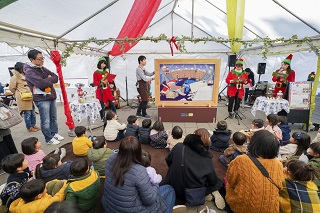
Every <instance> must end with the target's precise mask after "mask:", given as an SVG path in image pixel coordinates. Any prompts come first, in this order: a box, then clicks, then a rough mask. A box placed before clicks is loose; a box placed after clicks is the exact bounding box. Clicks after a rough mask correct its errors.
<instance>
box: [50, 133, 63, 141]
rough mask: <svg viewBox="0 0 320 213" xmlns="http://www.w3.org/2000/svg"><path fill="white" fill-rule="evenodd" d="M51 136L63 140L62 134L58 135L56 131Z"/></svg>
mask: <svg viewBox="0 0 320 213" xmlns="http://www.w3.org/2000/svg"><path fill="white" fill-rule="evenodd" d="M53 137H54V138H55V139H57V140H58V141H62V140H64V137H62V136H61V135H59V134H58V133H56V134H55V135H54V136H53Z"/></svg>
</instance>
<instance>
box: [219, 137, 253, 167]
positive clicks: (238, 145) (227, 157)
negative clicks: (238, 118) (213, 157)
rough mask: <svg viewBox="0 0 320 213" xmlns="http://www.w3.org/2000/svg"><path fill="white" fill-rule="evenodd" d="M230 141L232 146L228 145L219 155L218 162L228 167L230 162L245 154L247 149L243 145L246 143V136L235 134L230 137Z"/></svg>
mask: <svg viewBox="0 0 320 213" xmlns="http://www.w3.org/2000/svg"><path fill="white" fill-rule="evenodd" d="M232 140H233V142H234V144H230V146H229V147H228V148H227V149H226V150H224V152H223V155H220V157H219V160H220V162H221V163H222V164H223V165H225V166H229V164H230V162H231V161H232V160H234V159H235V158H236V157H237V156H238V155H242V154H246V153H247V147H246V146H245V145H244V143H245V142H246V135H245V134H243V133H242V132H235V133H234V134H233V136H232Z"/></svg>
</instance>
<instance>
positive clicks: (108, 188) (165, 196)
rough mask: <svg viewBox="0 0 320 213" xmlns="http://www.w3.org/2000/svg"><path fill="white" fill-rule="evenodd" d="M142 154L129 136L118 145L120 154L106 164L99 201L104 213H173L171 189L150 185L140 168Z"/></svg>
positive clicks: (137, 143) (133, 139)
mask: <svg viewBox="0 0 320 213" xmlns="http://www.w3.org/2000/svg"><path fill="white" fill-rule="evenodd" d="M141 152H142V151H141V145H140V143H139V141H138V139H137V138H136V137H133V136H128V137H126V138H124V139H123V140H122V141H121V143H120V146H119V152H118V153H117V154H114V155H112V156H111V157H110V158H109V159H108V160H107V162H106V164H105V173H106V179H105V182H104V193H103V196H102V199H101V202H102V205H103V208H104V211H105V212H139V213H142V212H145V213H149V212H168V213H169V212H172V209H173V205H174V203H175V198H176V196H175V192H174V189H173V188H172V187H171V186H169V185H163V186H160V187H159V184H156V183H154V184H152V183H151V181H150V178H149V176H148V173H147V170H146V168H145V167H144V166H143V165H141V164H142V163H141V158H142V157H141ZM184 208H185V206H184Z"/></svg>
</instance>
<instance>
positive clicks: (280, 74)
mask: <svg viewBox="0 0 320 213" xmlns="http://www.w3.org/2000/svg"><path fill="white" fill-rule="evenodd" d="M291 60H292V54H290V55H288V56H287V58H285V59H284V60H283V61H282V63H281V68H280V69H278V70H276V71H275V72H273V73H272V76H273V77H272V81H273V82H276V85H275V87H274V92H273V97H277V93H278V92H279V91H280V90H281V91H282V93H283V95H284V98H286V97H287V93H286V90H287V86H288V84H289V82H294V81H295V78H296V73H295V71H293V70H292V69H291V67H290V64H291Z"/></svg>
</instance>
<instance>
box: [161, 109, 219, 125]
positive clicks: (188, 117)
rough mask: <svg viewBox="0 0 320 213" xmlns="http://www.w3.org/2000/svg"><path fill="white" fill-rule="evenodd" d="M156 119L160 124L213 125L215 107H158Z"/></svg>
mask: <svg viewBox="0 0 320 213" xmlns="http://www.w3.org/2000/svg"><path fill="white" fill-rule="evenodd" d="M158 117H159V120H161V121H162V122H196V123H215V122H216V117H217V108H216V107H170V106H168V107H158Z"/></svg>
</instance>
